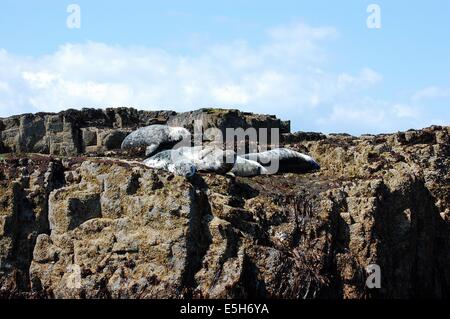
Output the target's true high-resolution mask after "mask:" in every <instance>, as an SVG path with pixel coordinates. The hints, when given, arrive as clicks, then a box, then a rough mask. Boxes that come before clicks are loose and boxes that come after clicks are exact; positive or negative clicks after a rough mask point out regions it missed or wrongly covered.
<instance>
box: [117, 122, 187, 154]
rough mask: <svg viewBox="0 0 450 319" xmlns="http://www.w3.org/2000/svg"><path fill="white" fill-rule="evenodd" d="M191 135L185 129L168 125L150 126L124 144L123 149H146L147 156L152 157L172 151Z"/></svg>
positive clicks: (130, 136) (138, 131)
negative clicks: (171, 149) (157, 153)
mask: <svg viewBox="0 0 450 319" xmlns="http://www.w3.org/2000/svg"><path fill="white" fill-rule="evenodd" d="M190 135H191V134H190V133H189V131H188V130H187V129H185V128H183V127H170V126H167V125H150V126H146V127H142V128H140V129H138V130H136V131H134V132H132V133H131V134H130V135H128V136H127V137H126V138H125V139H124V140H123V142H122V149H130V148H135V147H143V146H144V147H146V150H145V156H151V155H153V154H155V153H156V152H157V151H159V150H163V149H170V148H172V147H173V146H175V144H177V143H179V142H180V141H182V140H184V139H189V138H190Z"/></svg>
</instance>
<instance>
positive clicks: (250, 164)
mask: <svg viewBox="0 0 450 319" xmlns="http://www.w3.org/2000/svg"><path fill="white" fill-rule="evenodd" d="M231 173H233V174H234V175H235V176H241V177H253V176H258V175H267V174H269V172H268V170H267V169H266V168H265V167H264V166H262V165H261V164H259V163H258V162H256V161H252V160H248V159H245V158H243V157H240V156H238V157H237V158H236V163H235V164H234V167H233V169H232V170H231Z"/></svg>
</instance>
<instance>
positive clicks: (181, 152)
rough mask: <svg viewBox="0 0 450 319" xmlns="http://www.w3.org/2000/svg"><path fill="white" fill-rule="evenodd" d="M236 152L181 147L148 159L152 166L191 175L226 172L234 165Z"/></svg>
mask: <svg viewBox="0 0 450 319" xmlns="http://www.w3.org/2000/svg"><path fill="white" fill-rule="evenodd" d="M235 162H236V153H235V152H233V151H224V150H222V149H220V148H217V147H206V148H203V147H180V148H178V149H173V150H166V151H162V152H159V153H157V154H156V155H154V156H152V157H150V158H148V159H146V160H145V161H144V164H145V165H146V166H148V167H150V168H155V169H163V170H166V171H169V172H172V173H174V174H176V175H180V176H186V177H190V176H193V175H195V173H196V172H197V171H200V172H207V173H216V174H226V173H228V172H229V171H231V169H232V168H233V167H234V164H235Z"/></svg>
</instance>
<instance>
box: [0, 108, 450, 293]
mask: <svg viewBox="0 0 450 319" xmlns="http://www.w3.org/2000/svg"><path fill="white" fill-rule="evenodd" d="M114 112H116V111H114ZM117 112H118V111H117ZM106 113H107V112H106ZM136 114H144V113H136ZM155 114H156V113H155ZM161 114H166V113H161ZM161 114H160V115H158V116H163V115H161ZM46 116H47V115H46ZM142 116H143V118H145V120H142V121H143V122H144V121H146V123H145V124H148V123H149V122H148V121H149V120H148V119H149V118H150V117H151V116H144V115H142ZM170 116H172V115H168V117H170ZM63 117H64V116H63ZM138 117H139V116H138ZM138 117H136V118H138ZM41 118H45V116H41ZM91 118H92V117H91ZM20 121H23V120H20ZM85 121H88V120H87V119H86V120H85ZM96 121H97V120H96ZM121 121H122V120H121ZM124 121H125V122H126V120H124ZM44 122H45V121H44ZM119 122H120V121H119ZM143 122H139V123H143ZM3 123H5V120H3ZM45 123H46V122H45ZM85 123H88V122H85ZM99 123H100V122H95V123H88V124H87V125H88V126H89V127H98V128H100V127H102V129H103V127H105V126H108V127H109V129H111V130H114V128H115V127H117V129H118V130H121V129H123V127H124V126H123V125H122V124H120V125H119V124H111V125H109V124H108V125H104V124H99ZM101 123H105V122H101ZM178 123H179V122H178ZM129 125H130V126H129V127H131V124H129ZM5 127H6V126H5ZM9 127H10V128H11V127H12V125H10V126H9ZM6 131H7V130H6V128H5V129H4V130H3V133H4V132H6ZM3 133H2V134H3ZM21 134H22V133H21ZM52 134H53V133H52ZM3 136H4V135H3ZM9 136H12V134H10V135H9ZM20 136H21V140H20V141H21V142H20V143H22V142H23V141H24V140H27V135H23V134H22V135H20ZM86 136H87V135H86ZM449 139H450V128H449V127H432V128H427V129H424V130H419V131H409V132H405V133H398V134H391V135H377V136H362V137H358V138H356V137H351V136H348V135H332V136H323V135H320V134H312V133H309V134H308V133H298V134H293V135H292V136H290V134H289V133H288V132H287V133H286V139H285V140H284V141H285V143H287V144H288V145H286V146H288V147H290V148H292V149H295V150H298V151H302V152H305V153H309V154H310V155H311V156H313V157H314V158H316V159H317V160H318V162H319V163H320V164H321V167H322V169H321V171H320V172H317V173H314V174H305V175H298V174H283V175H275V176H258V177H255V178H233V177H229V176H219V175H214V174H199V175H198V176H197V177H196V178H195V179H193V180H187V179H185V178H182V177H177V176H173V175H171V174H169V173H166V172H163V171H156V170H152V169H149V168H146V167H145V166H144V165H142V164H140V163H139V162H133V161H126V160H124V159H121V158H120V157H115V158H111V157H90V158H86V157H82V156H66V157H62V156H57V157H56V156H48V155H32V154H28V155H26V154H22V155H13V154H10V155H5V156H4V159H3V160H1V161H0V164H1V170H0V203H1V205H0V297H3V298H8V297H26V298H38V297H40V298H182V297H194V298H237V297H264V298H412V297H435V298H445V297H447V298H448V297H449V294H450V197H449V194H450V173H449V169H450V163H449V155H450V145H449ZM92 140H93V139H92ZM92 140H91V141H92ZM2 141H3V142H4V145H13V144H8V143H10V142H8V141H11V140H7V139H5V138H2ZM20 143H19V144H17V145H21V144H20ZM91 143H93V142H91ZM32 144H33V143H31V144H29V145H32ZM27 145H28V144H27ZM33 145H35V144H33ZM50 145H51V144H50ZM27 147H28V146H27ZM33 147H35V146H33ZM16 150H17V151H19V150H20V149H16ZM36 151H38V149H34V148H33V152H36ZM77 152H81V151H80V150H79V149H78V150H77ZM44 153H45V152H44ZM374 263H375V264H378V265H379V266H380V267H381V271H382V288H381V289H375V290H369V289H368V288H367V287H366V285H365V281H366V277H367V274H366V271H365V268H366V267H367V266H368V265H369V264H374Z"/></svg>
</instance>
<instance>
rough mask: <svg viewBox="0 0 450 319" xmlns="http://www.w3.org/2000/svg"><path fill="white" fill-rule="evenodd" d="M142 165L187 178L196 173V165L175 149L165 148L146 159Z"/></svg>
mask: <svg viewBox="0 0 450 319" xmlns="http://www.w3.org/2000/svg"><path fill="white" fill-rule="evenodd" d="M144 165H146V166H147V167H150V168H154V169H162V170H165V171H168V172H171V173H173V174H175V175H178V176H184V177H187V178H190V177H193V176H194V175H195V174H196V173H197V167H196V166H195V165H194V163H192V162H191V161H189V160H187V159H186V158H183V157H180V153H179V152H177V150H167V151H162V152H159V153H158V154H156V155H154V156H152V157H150V158H148V159H146V160H145V161H144Z"/></svg>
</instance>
